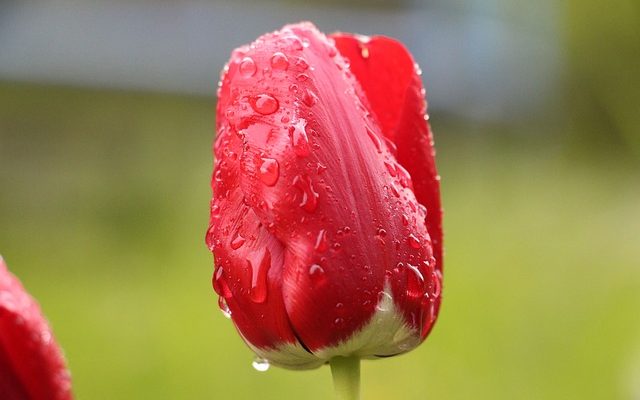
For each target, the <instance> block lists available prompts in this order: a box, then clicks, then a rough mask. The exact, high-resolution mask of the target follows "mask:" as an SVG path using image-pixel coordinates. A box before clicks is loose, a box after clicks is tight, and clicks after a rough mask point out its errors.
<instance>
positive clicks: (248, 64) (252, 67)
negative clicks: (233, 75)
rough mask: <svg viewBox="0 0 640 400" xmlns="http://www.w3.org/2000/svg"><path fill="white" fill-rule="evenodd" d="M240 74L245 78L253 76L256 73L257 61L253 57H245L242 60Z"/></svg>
mask: <svg viewBox="0 0 640 400" xmlns="http://www.w3.org/2000/svg"><path fill="white" fill-rule="evenodd" d="M239 69H240V75H242V76H243V77H245V78H251V77H252V76H254V75H255V74H256V71H257V69H258V68H257V67H256V63H255V61H253V58H251V57H245V58H243V59H242V61H241V62H240V68H239Z"/></svg>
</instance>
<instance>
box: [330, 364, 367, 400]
mask: <svg viewBox="0 0 640 400" xmlns="http://www.w3.org/2000/svg"><path fill="white" fill-rule="evenodd" d="M329 364H330V365H331V375H333V387H334V388H335V390H336V399H338V400H359V399H360V359H359V358H358V357H334V358H332V359H331V360H330V361H329Z"/></svg>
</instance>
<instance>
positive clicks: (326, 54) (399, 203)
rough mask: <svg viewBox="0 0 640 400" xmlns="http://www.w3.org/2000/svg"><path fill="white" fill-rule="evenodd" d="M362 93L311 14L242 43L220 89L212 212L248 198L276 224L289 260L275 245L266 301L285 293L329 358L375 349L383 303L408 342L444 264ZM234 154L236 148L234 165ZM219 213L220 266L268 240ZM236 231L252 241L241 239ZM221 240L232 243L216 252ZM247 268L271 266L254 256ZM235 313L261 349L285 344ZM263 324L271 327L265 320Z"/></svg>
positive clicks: (296, 329)
mask: <svg viewBox="0 0 640 400" xmlns="http://www.w3.org/2000/svg"><path fill="white" fill-rule="evenodd" d="M359 91H360V89H359V86H358V83H357V82H356V81H355V80H354V79H353V77H351V76H350V74H349V72H348V71H347V66H346V63H345V62H344V60H343V59H342V57H340V56H339V55H337V51H336V49H335V47H333V45H332V44H331V43H330V42H329V41H328V40H327V39H326V37H324V35H322V34H320V33H319V32H318V31H317V30H316V29H315V28H314V27H313V26H312V25H310V24H300V25H293V26H289V27H285V28H284V29H283V30H282V31H279V32H275V33H272V34H268V35H265V36H263V37H261V38H259V39H258V40H257V41H256V42H254V43H253V44H252V45H251V46H249V47H246V48H243V49H240V50H238V51H236V52H235V53H234V55H233V56H232V60H231V62H230V64H229V67H228V73H227V74H226V75H225V76H224V77H223V80H222V86H221V89H220V100H219V104H218V118H219V120H218V121H219V129H220V130H221V131H222V133H219V135H220V139H219V142H218V144H219V145H216V156H217V157H218V164H217V166H216V170H215V172H214V192H215V193H216V197H215V198H214V201H213V210H214V211H213V214H215V213H218V212H219V213H220V214H221V215H224V214H225V213H226V212H227V211H228V212H230V213H234V212H236V211H233V210H234V209H235V206H234V205H237V204H242V207H245V206H246V207H247V209H248V210H249V211H247V213H248V214H247V215H249V214H251V213H253V214H254V215H255V216H256V217H257V221H255V220H254V222H256V224H258V225H259V224H261V228H260V229H262V228H266V233H264V235H267V234H270V235H272V238H270V239H268V240H266V239H265V243H266V242H268V243H279V244H280V245H281V251H282V257H279V258H278V261H276V260H275V259H274V257H273V251H271V254H272V257H271V266H270V267H269V274H268V275H267V276H268V280H269V281H270V282H271V280H273V281H274V282H278V283H279V282H281V284H282V294H280V293H277V287H278V284H273V285H272V284H271V283H269V285H268V291H267V293H266V299H265V302H269V301H272V300H273V301H274V305H273V307H274V308H273V310H277V312H276V313H275V314H274V315H276V317H278V318H280V312H281V309H280V305H279V303H280V301H283V302H284V307H285V309H286V315H287V316H288V318H289V321H290V324H291V327H292V330H293V336H295V337H296V338H297V339H298V340H299V341H300V342H301V343H303V344H304V345H305V347H306V348H307V349H309V350H310V351H311V352H313V353H314V354H316V355H321V356H322V357H329V356H332V355H337V354H339V353H335V352H332V351H329V350H328V349H331V348H334V347H339V346H340V345H341V344H349V346H347V347H345V348H348V350H346V351H348V352H349V354H354V353H357V354H360V355H362V356H367V355H373V354H376V353H375V351H376V349H375V348H373V347H371V346H369V345H370V343H358V344H353V343H354V342H353V339H354V337H356V336H358V334H360V333H365V335H364V336H366V337H367V338H368V340H375V336H376V335H374V334H370V332H372V331H371V329H369V328H370V326H371V324H372V323H373V322H375V321H377V319H376V318H374V315H377V314H378V312H379V311H380V306H381V305H382V306H383V307H384V308H386V309H392V310H395V309H401V310H402V313H403V314H402V315H401V316H400V317H399V318H400V321H401V324H400V326H401V327H402V329H401V331H402V333H403V334H402V335H400V338H399V339H398V340H401V339H402V340H404V336H406V335H405V333H406V332H407V331H411V330H413V331H415V332H416V334H417V335H418V336H419V331H420V329H421V327H422V325H423V319H424V318H423V315H422V310H423V303H424V299H425V294H426V292H428V290H429V278H430V277H431V276H432V270H433V266H432V265H430V262H431V259H432V258H433V255H432V250H431V242H430V237H429V234H428V232H427V228H426V225H425V223H424V217H425V215H424V208H423V207H422V208H421V207H420V206H419V205H418V203H417V201H416V199H415V196H414V194H413V191H412V182H411V178H410V177H409V175H408V174H406V173H404V169H402V168H401V167H399V166H398V165H397V162H396V160H395V157H394V155H393V154H392V153H391V152H390V151H389V149H388V148H387V146H386V145H385V144H384V143H383V142H382V139H381V138H382V131H381V128H380V126H379V125H378V122H377V121H376V120H375V119H371V118H368V115H369V113H368V111H367V106H366V105H365V104H363V99H362V98H360V97H359V96H358V94H357V93H358V92H359ZM365 102H366V100H365ZM227 139H228V140H229V141H228V142H226V143H225V142H224V141H225V140H227ZM223 143H224V144H223ZM225 152H227V154H225ZM229 152H233V153H234V154H235V157H236V158H235V159H234V162H233V163H228V164H226V165H223V163H224V162H228V161H229V160H231V155H229V154H228V153H229ZM235 160H237V161H235ZM230 164H232V165H233V166H231V165H230ZM216 179H217V180H218V182H216ZM234 193H236V194H234ZM234 196H235V197H234ZM240 214H241V213H240ZM220 221H222V219H220V220H215V219H212V229H211V231H210V232H211V235H210V237H209V239H208V241H209V243H210V244H212V245H213V251H214V254H215V255H216V259H217V260H218V265H222V268H225V264H224V261H222V264H221V260H220V256H222V258H226V259H229V260H231V259H232V258H233V256H231V254H236V253H233V252H234V251H235V252H238V251H244V250H241V249H243V248H245V246H246V247H247V248H253V247H254V246H257V247H260V246H262V244H260V245H257V244H256V245H254V244H253V243H249V242H255V243H258V241H259V240H262V239H260V238H261V237H262V236H261V235H262V234H261V235H254V236H255V238H252V237H251V235H250V233H249V232H246V231H242V229H245V228H244V225H243V226H242V227H240V225H241V224H239V223H237V222H228V223H222V222H220ZM233 221H237V219H234V220H233ZM258 221H259V222H258ZM225 229H226V231H225ZM253 229H254V232H255V228H253ZM238 233H240V236H242V237H243V238H244V239H245V241H246V242H245V243H243V244H242V246H237V243H236V245H235V246H234V245H232V243H231V242H233V240H234V238H236V237H237V236H238ZM216 241H220V243H221V246H225V241H226V242H229V247H228V248H227V250H225V251H222V252H220V251H217V250H216V247H215V245H216ZM234 247H235V249H234ZM225 254H226V255H225ZM237 254H239V255H238V257H237V262H231V264H230V265H229V268H230V269H234V270H238V269H240V268H246V263H245V264H242V263H241V262H240V260H242V259H243V258H246V257H247V256H246V254H244V253H237ZM278 254H279V253H278ZM275 263H277V264H280V263H281V265H275ZM242 265H244V266H242ZM276 271H281V276H280V277H278V276H277V275H278V273H276ZM272 272H273V273H272ZM249 273H251V275H252V276H260V271H257V272H256V270H255V266H254V263H252V268H251V270H247V272H245V274H247V275H248V274H249ZM425 277H427V279H426V280H425ZM231 279H232V278H231V277H229V280H227V282H230V280H231ZM241 281H242V279H240V282H241ZM234 282H235V283H234ZM229 286H230V287H231V291H232V292H234V290H235V292H234V293H233V296H234V297H240V296H244V297H245V298H246V297H247V290H246V289H247V288H246V287H244V289H245V290H244V291H243V290H242V288H243V286H242V285H240V284H238V283H237V278H236V281H233V282H231V284H230V285H229ZM234 286H235V289H234ZM249 293H250V291H249ZM280 296H282V297H280ZM280 299H282V300H280ZM245 304H247V305H248V307H256V306H251V305H249V303H248V302H245ZM229 305H230V307H231V311H232V312H233V313H235V312H236V310H234V308H233V306H232V304H231V303H230V304H229ZM376 306H378V309H377V308H376ZM266 311H269V310H265V312H266ZM238 312H245V311H244V309H243V310H238ZM380 312H383V311H380ZM391 319H392V320H394V321H396V320H397V319H396V318H395V317H394V318H391ZM234 322H236V325H237V326H238V328H239V329H240V331H241V333H242V334H243V335H244V336H245V338H247V339H249V342H250V344H252V345H253V346H254V347H259V348H260V347H262V346H264V345H274V343H273V342H269V343H268V342H258V341H257V339H256V341H254V340H252V339H250V338H249V337H248V333H249V330H248V329H245V328H243V327H242V326H241V324H240V323H238V321H236V319H235V318H234ZM255 328H256V329H257V330H260V329H266V330H267V331H271V328H269V325H268V324H267V325H264V326H263V325H262V322H257V323H256V324H255ZM398 329H400V328H398ZM373 332H375V331H373ZM256 337H257V334H256ZM281 337H282V338H284V339H286V341H288V340H290V338H286V337H285V336H284V335H282V336H281ZM391 340H393V338H391ZM289 343H290V342H289ZM362 349H367V350H366V352H365V351H364V350H362ZM360 350H362V352H359V351H360ZM383 353H384V354H385V355H386V354H389V353H390V351H388V348H384V349H383Z"/></svg>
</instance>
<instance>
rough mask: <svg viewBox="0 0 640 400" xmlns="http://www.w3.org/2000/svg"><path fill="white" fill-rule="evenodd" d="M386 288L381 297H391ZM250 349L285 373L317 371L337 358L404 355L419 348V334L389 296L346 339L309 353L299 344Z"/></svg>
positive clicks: (383, 298)
mask: <svg viewBox="0 0 640 400" xmlns="http://www.w3.org/2000/svg"><path fill="white" fill-rule="evenodd" d="M390 292H391V291H390V290H389V288H388V287H386V288H385V292H384V293H390ZM248 344H249V347H251V349H252V350H253V351H254V352H255V353H256V354H257V355H258V356H259V357H261V358H264V359H266V360H268V361H269V363H270V364H272V365H275V366H279V367H283V368H288V369H312V368H317V367H319V366H321V365H323V364H325V363H326V362H328V361H329V360H330V359H331V358H333V357H336V356H358V357H360V358H377V357H384V356H392V355H396V354H400V353H405V352H407V351H409V350H411V349H413V348H414V347H416V346H417V345H418V344H420V332H418V331H417V330H415V329H412V328H410V327H409V326H407V325H406V323H405V321H404V318H403V316H402V312H401V311H400V310H399V309H398V308H397V307H396V305H395V304H394V302H393V298H392V297H391V295H383V296H381V300H380V302H379V303H378V305H377V306H376V312H375V313H374V314H373V316H372V317H371V320H370V321H369V322H368V323H367V324H366V325H365V326H364V327H363V328H362V329H361V330H360V331H358V332H357V333H355V334H354V335H353V336H351V337H350V338H349V339H347V340H345V341H343V342H341V343H339V344H337V345H335V346H331V347H325V348H322V349H320V350H317V351H316V352H314V353H313V354H312V353H309V352H308V351H307V350H305V349H304V348H303V347H302V345H300V344H299V343H283V344H282V345H280V346H278V347H276V348H268V349H260V348H257V347H254V346H252V345H251V344H250V343H248Z"/></svg>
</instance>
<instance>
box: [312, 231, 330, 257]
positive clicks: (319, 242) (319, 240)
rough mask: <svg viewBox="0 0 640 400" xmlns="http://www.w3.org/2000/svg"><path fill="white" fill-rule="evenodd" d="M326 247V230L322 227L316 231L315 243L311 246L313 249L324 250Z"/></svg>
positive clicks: (327, 246)
mask: <svg viewBox="0 0 640 400" xmlns="http://www.w3.org/2000/svg"><path fill="white" fill-rule="evenodd" d="M327 248H329V241H328V240H327V231H326V230H324V229H321V230H320V232H318V236H317V237H316V243H315V244H314V246H313V249H314V250H315V251H320V252H322V251H326V250H327Z"/></svg>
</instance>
